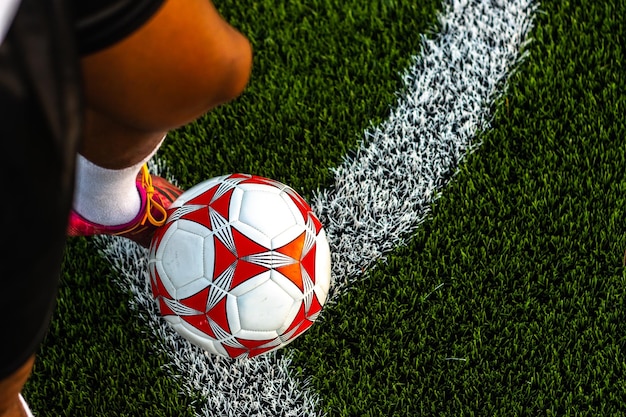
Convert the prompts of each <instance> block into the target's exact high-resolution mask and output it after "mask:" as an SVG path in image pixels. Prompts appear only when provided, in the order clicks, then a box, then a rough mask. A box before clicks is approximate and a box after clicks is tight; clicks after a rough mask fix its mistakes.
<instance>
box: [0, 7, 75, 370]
mask: <svg viewBox="0 0 626 417" xmlns="http://www.w3.org/2000/svg"><path fill="white" fill-rule="evenodd" d="M65 6H66V5H65V2H64V1H63V0H47V1H39V0H22V2H21V5H20V7H19V9H18V12H17V15H16V16H15V18H14V21H13V23H12V25H11V28H10V29H9V31H8V33H7V36H6V39H5V40H4V41H3V42H2V44H1V45H0V140H2V152H0V170H1V172H2V175H1V177H0V178H2V180H3V181H4V184H5V186H6V188H7V189H6V191H5V192H6V195H5V197H4V200H3V203H2V205H1V206H0V207H1V208H0V210H1V213H0V222H1V224H0V230H2V234H3V238H4V245H3V248H2V249H1V250H0V270H1V272H0V292H1V297H0V317H2V336H0V338H1V339H2V342H1V343H0V378H3V377H5V376H7V375H9V374H11V373H13V372H14V371H15V370H16V369H17V368H19V367H20V366H22V365H23V364H24V362H25V361H26V360H27V359H28V358H29V357H30V356H31V355H32V354H33V353H35V352H36V350H37V348H38V347H39V344H40V343H41V341H42V339H43V337H44V335H45V334H46V332H47V329H48V325H49V321H50V317H51V315H52V312H53V309H54V307H55V305H56V302H55V299H56V295H57V286H58V281H59V275H60V270H61V263H62V258H63V251H64V247H65V228H66V225H67V218H68V213H69V209H70V204H71V199H72V192H73V185H74V160H75V157H76V147H77V144H78V142H79V138H80V134H81V120H82V116H81V108H82V106H81V94H80V78H79V71H78V60H77V57H76V51H75V48H74V42H73V31H72V30H71V26H70V21H69V19H68V13H67V12H68V10H67V9H66V7H65Z"/></svg>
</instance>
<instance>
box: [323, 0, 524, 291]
mask: <svg viewBox="0 0 626 417" xmlns="http://www.w3.org/2000/svg"><path fill="white" fill-rule="evenodd" d="M444 6H445V12H444V13H443V14H442V15H441V16H440V18H439V23H440V26H441V32H440V33H438V34H437V35H436V36H435V37H432V38H423V48H422V53H421V54H420V55H419V56H416V57H415V58H414V64H413V65H412V66H411V67H410V68H409V69H408V70H407V71H406V73H405V74H404V84H405V90H404V91H403V92H402V93H401V94H400V96H399V98H398V101H397V104H396V106H395V108H393V109H392V111H391V114H390V115H389V118H388V119H387V120H386V121H384V122H383V123H382V124H381V125H379V126H375V127H372V128H370V129H369V130H367V131H366V132H365V137H364V139H363V142H362V145H361V147H360V148H359V149H358V151H357V152H356V155H355V156H353V157H347V158H346V160H345V161H344V163H343V164H342V165H341V166H340V167H338V168H336V169H334V175H335V183H334V186H333V187H332V188H330V189H327V190H321V191H319V192H317V193H316V194H315V196H314V199H313V201H312V206H313V209H314V211H315V212H316V213H318V214H319V216H320V219H321V220H322V223H323V224H324V225H325V228H326V233H327V235H328V238H329V241H330V242H331V251H332V254H333V258H332V260H333V276H334V277H335V285H334V286H333V293H332V297H331V298H332V299H334V297H336V296H337V295H338V294H339V293H340V292H341V290H342V289H344V288H345V287H346V286H348V285H349V284H350V282H351V281H352V280H354V279H355V278H356V277H359V276H361V275H363V271H365V270H367V269H369V268H370V267H371V266H372V265H373V263H375V262H376V261H378V260H380V259H383V258H384V256H385V254H386V253H388V252H390V251H391V250H393V249H394V248H396V247H398V246H399V245H402V244H403V243H404V242H405V239H407V238H409V237H410V236H411V234H412V232H413V231H414V230H415V229H416V228H417V227H418V226H419V225H420V223H422V222H423V221H424V220H425V219H426V216H427V214H428V212H429V210H430V208H431V206H432V204H433V202H434V201H435V200H436V199H437V197H438V196H439V193H440V191H441V189H442V188H443V186H444V185H445V184H446V183H447V182H448V180H449V179H450V178H451V177H452V176H453V175H454V174H455V173H456V171H457V168H458V165H459V163H460V162H461V161H462V160H463V158H465V157H466V156H467V155H468V153H470V152H471V151H472V150H474V149H475V148H477V147H478V145H479V144H478V143H477V142H476V141H475V136H476V133H477V132H478V131H479V130H485V129H487V128H488V127H489V121H490V118H491V114H490V109H491V107H492V105H493V103H494V101H495V100H496V99H497V98H498V96H499V95H501V94H502V93H503V92H504V90H505V88H506V78H507V77H508V76H509V75H510V73H511V71H512V70H513V68H514V67H515V66H516V65H517V64H519V62H520V60H521V59H522V58H523V57H524V56H523V53H520V51H522V50H523V47H524V45H525V43H526V42H527V34H528V32H529V30H530V29H531V27H532V24H533V21H534V19H533V16H534V12H535V10H536V5H535V3H534V2H533V1H530V0H518V1H506V0H481V1H471V0H453V1H450V2H446V3H445V5H444Z"/></svg>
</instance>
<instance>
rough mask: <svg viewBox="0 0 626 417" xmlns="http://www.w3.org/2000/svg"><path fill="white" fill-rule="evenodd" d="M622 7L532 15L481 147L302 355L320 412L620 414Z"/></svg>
mask: <svg viewBox="0 0 626 417" xmlns="http://www.w3.org/2000/svg"><path fill="white" fill-rule="evenodd" d="M617 6H618V5H617V4H606V3H602V4H596V3H593V4H592V3H591V2H582V1H579V2H568V3H562V2H542V7H541V10H542V13H540V14H539V15H538V20H537V27H536V30H535V31H534V37H535V38H536V40H535V41H534V43H533V44H532V45H531V46H530V48H529V50H530V53H531V55H530V58H529V59H528V60H527V61H526V63H524V64H523V65H522V67H521V68H520V70H519V72H518V73H517V74H516V75H515V76H513V77H512V80H511V83H510V90H509V93H508V94H507V95H506V97H505V98H504V99H503V100H502V102H501V103H500V105H499V107H498V109H497V112H496V117H495V120H494V122H493V129H492V130H489V131H487V132H485V133H484V134H482V135H481V140H482V141H483V146H482V147H481V148H480V149H479V150H478V152H477V153H475V154H474V155H472V156H471V157H470V158H468V160H467V161H466V163H465V164H464V165H463V166H462V167H461V170H460V173H459V175H457V176H456V178H455V179H454V181H453V182H452V183H451V184H450V185H449V186H448V187H447V188H446V190H445V191H444V193H443V197H442V198H441V199H440V200H439V201H438V203H437V204H436V206H435V207H434V210H433V214H432V218H431V219H430V220H429V221H427V222H426V223H425V224H424V225H423V226H422V227H420V229H419V230H418V232H417V233H416V234H415V236H414V238H413V239H412V241H411V243H410V244H409V245H408V246H406V247H403V248H399V249H398V250H397V251H395V252H394V253H393V255H392V256H390V257H389V260H388V262H387V263H386V264H384V265H382V264H381V265H379V266H378V267H377V268H376V269H375V270H374V271H373V272H371V273H370V274H368V275H367V276H366V279H365V280H364V281H362V282H361V283H360V284H359V285H355V286H354V287H353V289H352V290H351V291H349V292H348V293H347V294H346V295H344V296H343V297H342V298H341V299H340V301H339V303H338V304H337V305H336V306H333V308H332V309H331V310H330V311H328V312H327V314H326V316H325V319H324V322H323V325H322V326H320V327H316V328H314V329H312V330H311V331H312V332H315V336H311V337H307V338H306V339H305V340H304V343H303V344H302V345H301V346H300V351H299V357H300V363H301V364H302V366H305V367H306V373H313V375H314V377H313V385H314V386H315V388H316V389H317V390H319V392H321V393H322V396H323V398H324V399H325V406H326V411H327V412H328V415H331V416H339V415H341V416H392V415H393V416H415V415H428V416H439V415H442V416H443V415H445V416H618V415H625V413H626V359H625V357H624V354H623V352H624V348H625V347H626V322H625V318H626V312H625V307H626V302H625V301H624V299H625V295H626V290H625V286H626V284H625V282H626V281H625V279H624V278H625V272H624V265H623V257H624V250H625V249H626V240H625V237H624V223H625V218H626V193H625V192H626V182H625V181H624V167H625V166H626V147H625V143H624V138H625V136H626V129H625V122H624V115H625V114H626V113H625V111H626V98H625V95H624V93H625V92H626V80H625V77H624V69H625V68H624V64H625V62H624V50H623V42H624V39H626V38H625V35H626V31H625V30H624V20H623V19H622V18H618V16H626V7H624V3H623V2H622V3H621V4H619V7H617ZM329 375H332V377H329Z"/></svg>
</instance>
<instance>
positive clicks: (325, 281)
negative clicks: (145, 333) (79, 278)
mask: <svg viewBox="0 0 626 417" xmlns="http://www.w3.org/2000/svg"><path fill="white" fill-rule="evenodd" d="M149 275H150V284H151V288H152V294H153V296H154V299H155V300H156V302H157V304H158V307H159V312H160V314H161V315H162V316H163V317H164V318H165V320H166V321H167V322H168V323H169V324H170V325H172V326H173V327H174V329H175V330H176V331H177V332H178V333H179V334H180V335H181V336H183V337H184V338H186V339H187V340H189V341H190V342H191V343H193V344H195V345H197V346H200V347H201V348H203V349H205V350H206V351H208V352H211V353H214V354H217V355H222V356H227V357H232V358H239V357H253V356H257V355H260V354H262V353H265V352H269V351H272V350H275V349H278V348H280V347H282V346H285V345H286V344H288V343H289V342H291V341H293V340H294V339H295V338H296V337H298V336H299V335H301V334H302V333H303V332H304V331H305V330H307V329H308V328H309V327H310V326H311V325H312V324H313V322H315V320H316V319H317V317H318V315H319V314H320V312H321V310H322V306H323V305H324V303H325V301H326V297H327V296H328V291H329V289H330V249H329V245H328V241H327V239H326V234H325V232H324V229H323V227H322V224H321V223H320V221H319V220H318V218H317V217H316V216H315V214H314V213H313V212H312V211H311V208H310V206H309V205H308V204H307V203H306V202H305V201H304V199H303V198H302V197H301V196H300V195H298V194H297V193H296V192H295V191H294V190H293V189H291V188H290V187H288V186H286V185H284V184H282V183H280V182H278V181H274V180H271V179H268V178H264V177H259V176H253V175H246V174H233V175H227V176H222V177H217V178H212V179H210V180H207V181H204V182H202V183H200V184H198V185H196V186H194V187H192V188H190V189H189V190H187V191H186V192H184V193H183V194H182V195H181V196H180V197H179V198H178V199H177V200H176V201H175V202H174V203H173V205H172V206H171V207H170V208H169V209H168V220H167V222H166V224H165V225H164V226H163V227H161V228H159V230H157V232H156V234H155V236H154V238H153V240H152V244H151V246H150V256H149Z"/></svg>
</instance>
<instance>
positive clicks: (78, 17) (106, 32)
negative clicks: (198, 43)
mask: <svg viewBox="0 0 626 417" xmlns="http://www.w3.org/2000/svg"><path fill="white" fill-rule="evenodd" d="M164 1H165V0H71V1H70V3H71V7H72V9H73V10H72V12H73V15H74V21H75V28H76V40H77V42H78V51H79V53H80V54H81V55H85V54H89V53H92V52H96V51H98V50H101V49H104V48H106V47H107V46H110V45H113V44H114V43H116V42H118V41H120V40H122V39H124V38H125V37H126V36H128V35H129V34H130V33H132V32H133V31H134V30H136V29H138V28H139V27H141V26H142V25H143V24H144V23H145V22H146V21H147V20H148V19H149V18H150V17H152V16H153V15H154V14H155V13H156V11H157V10H158V9H159V7H161V5H162V4H163V3H164ZM183 1H186V0H183Z"/></svg>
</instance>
